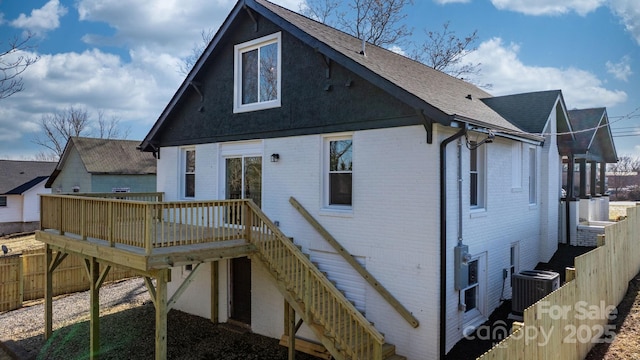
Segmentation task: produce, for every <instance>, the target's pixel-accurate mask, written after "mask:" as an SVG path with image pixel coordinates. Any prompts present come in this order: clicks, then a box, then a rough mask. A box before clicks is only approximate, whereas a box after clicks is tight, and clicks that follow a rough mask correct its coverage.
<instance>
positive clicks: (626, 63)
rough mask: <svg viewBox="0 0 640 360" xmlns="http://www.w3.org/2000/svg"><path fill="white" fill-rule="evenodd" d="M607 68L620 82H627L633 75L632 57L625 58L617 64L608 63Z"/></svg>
mask: <svg viewBox="0 0 640 360" xmlns="http://www.w3.org/2000/svg"><path fill="white" fill-rule="evenodd" d="M605 66H606V67H607V72H608V73H609V74H612V75H613V76H614V77H615V78H616V79H618V80H622V81H625V82H626V81H628V80H629V76H631V75H632V74H633V72H632V71H631V57H629V56H628V55H626V56H623V57H622V59H620V61H619V62H617V63H612V62H611V61H607V63H606V64H605Z"/></svg>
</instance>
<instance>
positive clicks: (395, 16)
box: [301, 0, 413, 47]
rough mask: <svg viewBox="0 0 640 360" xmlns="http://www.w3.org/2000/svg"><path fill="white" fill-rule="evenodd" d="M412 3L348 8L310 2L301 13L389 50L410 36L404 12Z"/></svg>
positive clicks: (354, 0)
mask: <svg viewBox="0 0 640 360" xmlns="http://www.w3.org/2000/svg"><path fill="white" fill-rule="evenodd" d="M412 4H413V0H350V1H348V2H347V4H346V6H341V5H340V2H339V1H332V0H307V5H306V6H305V7H304V8H302V9H301V10H302V13H303V14H304V15H307V16H309V17H312V18H314V19H316V20H318V21H321V22H323V23H325V24H331V25H333V24H334V23H335V24H336V25H337V27H338V28H339V29H341V30H343V31H345V32H347V33H349V34H351V35H353V36H355V37H357V38H358V39H364V40H365V41H367V42H368V43H370V44H373V45H377V46H381V47H389V46H392V45H400V44H402V43H403V42H404V41H405V39H406V38H407V37H409V36H410V35H411V29H410V28H409V27H407V25H406V24H404V20H405V19H406V17H407V14H406V11H405V8H406V6H407V5H412Z"/></svg>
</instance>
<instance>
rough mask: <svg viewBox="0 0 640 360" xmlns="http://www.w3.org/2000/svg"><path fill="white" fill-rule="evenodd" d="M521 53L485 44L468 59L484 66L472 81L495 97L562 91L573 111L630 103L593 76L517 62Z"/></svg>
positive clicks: (494, 41) (497, 40)
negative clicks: (574, 109)
mask: <svg viewBox="0 0 640 360" xmlns="http://www.w3.org/2000/svg"><path fill="white" fill-rule="evenodd" d="M518 51H519V47H518V46H517V45H514V44H510V45H505V44H503V43H502V39H500V38H493V39H490V40H487V41H485V42H483V43H482V44H480V46H479V47H478V50H476V51H474V52H471V53H469V55H467V57H465V60H466V61H469V62H470V63H481V68H482V70H481V72H480V74H479V75H478V76H475V77H472V79H471V80H472V81H474V82H476V83H480V84H491V85H492V88H491V89H490V91H489V92H491V93H492V94H494V95H507V94H514V93H524V92H533V91H542V90H555V89H559V90H562V93H563V95H564V98H565V101H566V103H567V106H568V107H569V108H570V109H572V108H589V107H598V106H606V107H611V106H614V105H617V104H621V103H623V102H625V101H626V100H627V94H626V93H625V92H624V91H621V90H610V89H607V88H605V87H604V86H603V82H602V81H601V80H600V79H598V78H597V76H596V75H594V74H593V73H591V72H588V71H585V70H581V69H576V68H573V67H569V68H566V69H565V68H554V67H542V66H531V65H526V64H524V63H523V62H522V61H521V60H520V59H519V58H518Z"/></svg>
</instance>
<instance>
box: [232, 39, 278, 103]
mask: <svg viewBox="0 0 640 360" xmlns="http://www.w3.org/2000/svg"><path fill="white" fill-rule="evenodd" d="M281 64H282V35H281V33H280V32H277V33H275V34H271V35H267V36H263V37H261V38H258V39H255V40H251V41H248V42H245V43H242V44H238V45H235V46H234V65H233V75H234V76H233V79H234V84H233V112H234V113H240V112H247V111H256V110H263V109H270V108H274V107H280V106H281V98H282V94H281V78H282V71H281Z"/></svg>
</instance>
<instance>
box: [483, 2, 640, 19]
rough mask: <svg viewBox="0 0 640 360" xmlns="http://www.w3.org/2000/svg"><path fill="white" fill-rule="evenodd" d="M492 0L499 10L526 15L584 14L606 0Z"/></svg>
mask: <svg viewBox="0 0 640 360" xmlns="http://www.w3.org/2000/svg"><path fill="white" fill-rule="evenodd" d="M629 1H636V0H629ZM491 2H492V3H493V6H495V7H496V8H498V9H499V10H510V11H515V12H520V13H523V14H526V15H560V14H566V13H569V12H572V11H574V12H576V13H578V14H579V15H582V16H584V15H586V14H588V13H590V12H591V11H594V10H595V9H597V8H599V7H600V6H601V5H603V4H604V3H605V0H562V1H558V0H535V1H531V0H491Z"/></svg>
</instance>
